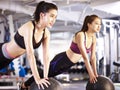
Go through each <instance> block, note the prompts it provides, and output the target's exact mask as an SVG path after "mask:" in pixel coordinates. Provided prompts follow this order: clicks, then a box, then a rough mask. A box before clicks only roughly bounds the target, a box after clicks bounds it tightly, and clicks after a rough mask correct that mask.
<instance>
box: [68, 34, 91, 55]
mask: <svg viewBox="0 0 120 90" xmlns="http://www.w3.org/2000/svg"><path fill="white" fill-rule="evenodd" d="M84 34H85V33H84ZM84 45H85V48H86V36H85V41H84ZM91 46H92V45H91ZM70 49H71V50H72V51H73V52H74V53H77V54H81V52H80V50H79V48H78V46H77V44H76V43H74V42H72V43H71V46H70ZM90 51H91V47H90V48H86V52H87V53H89V52H90Z"/></svg>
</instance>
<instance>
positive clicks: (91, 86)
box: [86, 75, 115, 90]
mask: <svg viewBox="0 0 120 90" xmlns="http://www.w3.org/2000/svg"><path fill="white" fill-rule="evenodd" d="M86 90H115V87H114V85H113V82H112V81H111V80H110V79H109V78H108V77H105V76H102V75H101V76H98V77H97V82H96V83H90V81H88V82H87V85H86Z"/></svg>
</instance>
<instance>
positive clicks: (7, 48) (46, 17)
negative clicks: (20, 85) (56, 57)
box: [0, 1, 58, 88]
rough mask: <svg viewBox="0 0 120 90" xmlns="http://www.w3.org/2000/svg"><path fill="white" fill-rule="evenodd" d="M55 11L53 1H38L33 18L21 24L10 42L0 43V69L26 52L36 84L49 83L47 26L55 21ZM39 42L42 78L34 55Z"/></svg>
mask: <svg viewBox="0 0 120 90" xmlns="http://www.w3.org/2000/svg"><path fill="white" fill-rule="evenodd" d="M57 11H58V8H57V6H56V5H55V4H53V3H50V2H45V1H41V2H40V3H38V5H37V7H36V10H35V12H34V20H33V21H28V22H27V23H25V24H24V25H22V26H21V27H20V28H19V29H18V31H17V32H16V34H15V36H14V38H13V39H12V40H11V41H10V42H8V43H0V69H2V68H4V67H6V66H7V65H8V64H9V63H10V62H11V61H12V60H13V59H15V58H17V57H19V56H20V55H23V54H24V53H26V54H27V58H28V60H29V64H30V67H31V70H32V73H33V77H34V79H35V82H36V83H37V84H38V86H39V87H40V86H41V87H42V88H44V87H43V86H44V85H45V86H48V84H50V83H49V82H48V81H47V80H46V78H47V77H48V68H49V62H50V60H49V40H50V31H49V30H48V29H47V28H51V27H52V26H53V24H54V23H55V21H56V17H57ZM41 43H42V46H43V62H44V78H41V77H40V76H39V73H38V70H37V66H36V61H35V56H34V49H36V48H38V47H39V46H40V44H41ZM43 84H44V85H43Z"/></svg>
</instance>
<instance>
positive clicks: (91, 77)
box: [90, 73, 98, 83]
mask: <svg viewBox="0 0 120 90" xmlns="http://www.w3.org/2000/svg"><path fill="white" fill-rule="evenodd" d="M97 77H98V76H96V75H94V74H93V73H91V74H90V83H96V82H97Z"/></svg>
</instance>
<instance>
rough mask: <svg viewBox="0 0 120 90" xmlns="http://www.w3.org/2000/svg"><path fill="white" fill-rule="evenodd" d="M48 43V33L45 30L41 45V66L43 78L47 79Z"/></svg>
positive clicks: (48, 62)
mask: <svg viewBox="0 0 120 90" xmlns="http://www.w3.org/2000/svg"><path fill="white" fill-rule="evenodd" d="M49 41H50V32H49V31H48V30H47V28H46V29H45V36H44V41H43V43H42V46H43V65H44V77H45V78H47V77H48V72H49V64H50V60H49Z"/></svg>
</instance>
